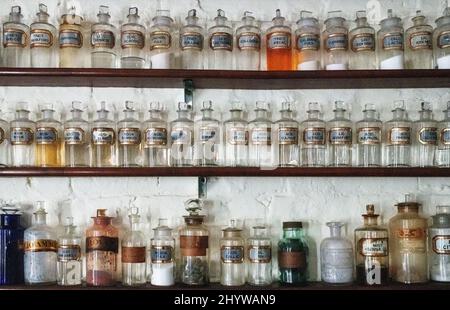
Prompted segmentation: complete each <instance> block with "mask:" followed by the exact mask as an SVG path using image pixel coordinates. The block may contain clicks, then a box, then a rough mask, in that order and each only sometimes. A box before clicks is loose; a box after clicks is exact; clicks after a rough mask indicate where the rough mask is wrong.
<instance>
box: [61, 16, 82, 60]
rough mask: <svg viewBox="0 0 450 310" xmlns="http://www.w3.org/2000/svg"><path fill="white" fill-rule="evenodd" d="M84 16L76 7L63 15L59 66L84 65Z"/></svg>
mask: <svg viewBox="0 0 450 310" xmlns="http://www.w3.org/2000/svg"><path fill="white" fill-rule="evenodd" d="M82 21H83V18H82V17H81V16H79V15H76V10H75V8H73V7H72V8H71V9H70V10H69V12H68V13H67V14H64V15H63V16H62V17H61V23H60V25H59V67H60V68H82V67H83V66H84V53H83V51H84V49H83V46H84V44H85V42H84V38H83V28H82V26H81V23H82Z"/></svg>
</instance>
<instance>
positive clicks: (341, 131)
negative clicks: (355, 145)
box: [328, 127, 353, 145]
mask: <svg viewBox="0 0 450 310" xmlns="http://www.w3.org/2000/svg"><path fill="white" fill-rule="evenodd" d="M352 139H353V138H352V129H351V128H350V127H334V128H330V131H329V132H328V141H329V142H330V144H332V145H343V144H349V145H351V144H352Z"/></svg>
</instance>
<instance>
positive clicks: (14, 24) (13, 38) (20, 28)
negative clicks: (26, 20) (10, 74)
mask: <svg viewBox="0 0 450 310" xmlns="http://www.w3.org/2000/svg"><path fill="white" fill-rule="evenodd" d="M22 18H23V15H22V9H21V7H20V6H18V5H16V6H13V7H11V13H9V20H8V21H7V22H5V23H4V24H3V65H4V66H5V67H28V66H29V59H30V58H29V57H30V56H29V50H28V33H29V28H28V26H27V25H25V24H23V23H22Z"/></svg>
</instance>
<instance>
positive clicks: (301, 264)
mask: <svg viewBox="0 0 450 310" xmlns="http://www.w3.org/2000/svg"><path fill="white" fill-rule="evenodd" d="M278 265H279V267H280V268H289V269H300V268H302V269H303V268H306V253H305V252H303V251H299V252H298V251H296V252H286V251H278Z"/></svg>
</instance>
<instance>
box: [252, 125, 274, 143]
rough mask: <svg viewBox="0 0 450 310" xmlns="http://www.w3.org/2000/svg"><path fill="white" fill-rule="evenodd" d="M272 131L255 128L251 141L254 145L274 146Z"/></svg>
mask: <svg viewBox="0 0 450 310" xmlns="http://www.w3.org/2000/svg"><path fill="white" fill-rule="evenodd" d="M271 133H272V129H271V128H270V127H268V128H254V129H253V130H252V132H251V135H250V141H251V143H252V144H253V145H272V136H271Z"/></svg>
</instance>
